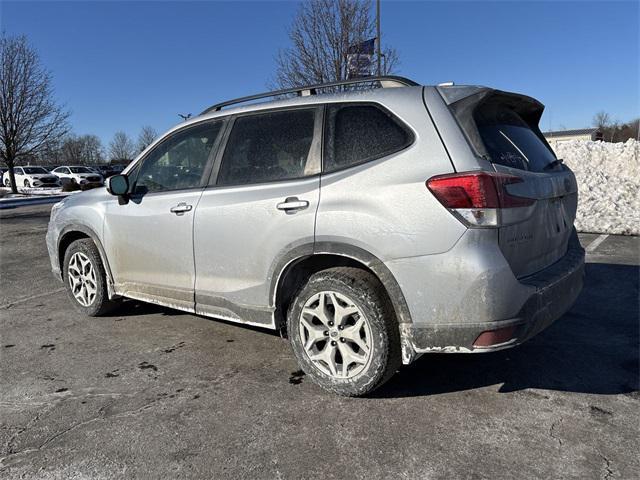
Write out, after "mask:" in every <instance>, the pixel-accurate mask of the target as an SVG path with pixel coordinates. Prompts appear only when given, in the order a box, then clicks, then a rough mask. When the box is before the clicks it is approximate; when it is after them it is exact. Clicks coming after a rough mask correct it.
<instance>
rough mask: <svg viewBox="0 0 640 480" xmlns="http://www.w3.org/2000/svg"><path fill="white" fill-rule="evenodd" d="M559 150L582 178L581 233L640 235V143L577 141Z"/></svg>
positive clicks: (560, 145) (577, 224)
mask: <svg viewBox="0 0 640 480" xmlns="http://www.w3.org/2000/svg"><path fill="white" fill-rule="evenodd" d="M555 151H556V155H557V156H558V158H562V159H563V160H564V163H565V164H566V165H568V166H569V168H571V169H572V170H573V171H574V173H575V175H576V179H577V180H578V195H579V196H578V215H577V218H576V228H577V229H578V231H579V232H597V233H613V234H626V235H639V234H640V199H639V197H640V167H639V161H640V142H638V141H636V140H628V141H627V142H625V143H606V142H599V141H598V142H591V141H581V140H573V141H569V142H566V143H560V144H558V145H557V146H556V148H555Z"/></svg>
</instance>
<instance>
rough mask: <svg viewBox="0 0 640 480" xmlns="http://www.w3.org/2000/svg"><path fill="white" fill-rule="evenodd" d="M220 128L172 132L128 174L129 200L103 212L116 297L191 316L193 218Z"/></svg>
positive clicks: (207, 126) (214, 124)
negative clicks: (154, 305)
mask: <svg viewBox="0 0 640 480" xmlns="http://www.w3.org/2000/svg"><path fill="white" fill-rule="evenodd" d="M221 130H222V122H221V121H218V122H205V123H201V124H197V125H195V126H191V127H187V128H185V129H183V130H180V131H178V132H175V133H173V134H171V135H170V136H168V137H167V138H166V139H165V140H163V141H162V142H160V143H159V144H158V145H157V146H156V147H155V148H153V149H152V150H151V152H149V154H148V155H146V156H145V158H143V159H142V160H141V163H140V164H139V165H138V166H136V167H134V169H133V170H132V171H131V172H132V173H131V174H130V178H129V182H130V185H131V191H132V193H131V195H130V199H129V201H128V202H127V203H126V204H121V203H122V202H120V201H119V200H118V199H116V198H114V199H113V200H112V201H110V202H109V203H108V204H107V206H106V216H105V224H104V225H105V226H104V238H105V249H106V251H107V258H108V259H109V264H110V267H111V270H112V273H113V277H114V283H115V289H116V292H117V293H119V294H121V295H124V296H127V297H130V298H136V299H139V300H144V301H149V302H154V303H160V304H164V305H169V306H172V307H175V308H180V309H183V310H189V311H193V306H194V301H193V288H194V280H195V268H194V262H193V218H194V212H195V209H196V206H197V205H198V201H199V199H200V196H201V194H202V188H203V186H204V185H205V183H206V181H207V179H208V176H209V173H210V165H211V163H210V162H211V160H212V158H213V152H214V150H215V146H216V143H217V140H218V137H219V136H220V132H221Z"/></svg>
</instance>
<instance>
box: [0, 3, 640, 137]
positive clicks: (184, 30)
mask: <svg viewBox="0 0 640 480" xmlns="http://www.w3.org/2000/svg"><path fill="white" fill-rule="evenodd" d="M638 6H639V2H637V1H627V2H610V1H607V2H592V1H579V2H551V1H538V2H518V1H500V2H484V1H477V2H458V1H449V2H427V1H424V2H404V1H386V2H383V3H382V30H383V34H382V37H383V43H388V44H390V45H393V46H394V47H396V48H397V50H398V51H399V53H400V57H401V62H402V63H401V65H400V67H399V71H398V74H400V75H404V76H407V77H410V78H413V79H414V80H416V81H418V82H420V83H424V84H434V83H439V82H443V81H449V80H453V81H455V82H456V83H470V84H484V85H489V86H493V87H497V88H501V89H505V90H511V91H518V92H522V93H526V94H528V95H531V96H534V97H536V98H538V99H539V100H541V101H542V102H543V103H544V104H545V105H546V106H547V109H546V112H545V116H544V117H543V120H542V125H541V127H542V129H543V130H548V129H550V128H551V129H557V128H560V127H561V126H564V127H566V128H581V127H588V126H590V125H591V120H592V117H593V115H594V113H595V112H596V111H598V110H605V111H607V112H609V113H610V114H611V115H612V117H613V118H614V119H618V120H621V121H627V120H630V119H632V118H633V117H637V116H640V113H639V110H640V107H639V94H638V82H639V77H638V69H639V63H638V62H639V57H640V52H639V41H640V39H639V32H638V28H639V27H638V22H639V15H640V12H639V7H638ZM296 8H297V3H296V2H292V1H288V2H240V1H238V2H217V1H201V2H148V1H144V2H104V1H76V2H30V1H20V2H12V1H4V0H3V1H2V3H1V4H0V26H1V28H2V29H3V30H4V31H5V32H6V33H9V34H26V35H27V36H28V37H29V39H30V40H31V42H32V44H33V45H34V46H35V47H36V48H37V50H38V51H39V53H40V56H41V58H42V61H43V63H44V64H45V65H46V67H47V68H49V69H50V70H51V72H52V73H53V77H54V84H55V88H56V95H57V97H58V99H59V100H60V101H61V102H63V103H65V104H66V105H67V106H68V108H69V109H70V110H72V112H73V115H72V124H73V127H74V130H75V132H76V133H79V134H82V133H95V134H97V135H99V136H100V137H101V138H102V139H103V141H104V143H105V145H106V144H107V143H108V141H109V140H110V139H111V137H112V136H113V133H114V132H115V131H117V130H124V131H126V132H128V133H129V134H131V135H132V136H134V137H135V136H136V135H137V134H138V131H139V130H140V127H141V126H142V125H151V126H153V127H155V128H156V129H157V130H159V131H164V130H166V129H168V128H169V127H171V126H172V125H174V124H176V123H178V122H179V121H180V118H179V117H178V115H177V114H178V113H193V114H197V113H198V112H200V111H201V110H203V109H204V108H205V107H207V106H208V105H210V104H212V103H215V102H218V101H221V100H224V99H228V98H233V97H238V96H244V95H248V94H251V93H256V92H260V91H263V90H265V87H266V84H267V82H268V81H269V79H270V78H271V76H272V75H273V72H274V68H275V62H274V55H275V54H276V52H277V51H278V48H282V47H286V46H287V45H288V38H287V34H286V32H287V28H288V26H289V24H290V23H291V19H292V17H293V15H294V14H295V11H296Z"/></svg>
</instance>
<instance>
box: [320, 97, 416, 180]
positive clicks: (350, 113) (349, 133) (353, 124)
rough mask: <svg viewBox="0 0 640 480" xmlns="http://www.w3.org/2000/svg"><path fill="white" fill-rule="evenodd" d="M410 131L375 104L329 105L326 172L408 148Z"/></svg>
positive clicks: (326, 126)
mask: <svg viewBox="0 0 640 480" xmlns="http://www.w3.org/2000/svg"><path fill="white" fill-rule="evenodd" d="M412 140H413V136H412V134H411V133H410V132H409V131H408V130H407V129H405V128H404V127H402V126H401V125H400V123H399V122H398V121H396V120H395V119H394V118H393V117H392V116H391V115H390V114H389V113H387V112H386V111H384V110H382V109H381V108H379V107H377V106H374V105H367V104H332V105H328V106H327V112H326V120H325V140H324V141H325V144H324V145H325V148H324V166H323V169H324V171H325V172H332V171H335V170H340V169H341V168H346V167H350V166H352V165H358V164H360V163H364V162H366V161H369V160H374V159H376V158H380V157H383V156H386V155H390V154H392V153H395V152H397V151H399V150H402V149H403V148H405V147H407V146H408V145H409V144H410V143H411V142H412Z"/></svg>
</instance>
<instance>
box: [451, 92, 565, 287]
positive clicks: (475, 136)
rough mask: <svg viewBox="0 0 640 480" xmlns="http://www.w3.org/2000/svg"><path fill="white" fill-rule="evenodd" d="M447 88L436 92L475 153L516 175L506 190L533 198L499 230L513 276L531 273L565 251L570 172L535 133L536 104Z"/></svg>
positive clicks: (523, 98)
mask: <svg viewBox="0 0 640 480" xmlns="http://www.w3.org/2000/svg"><path fill="white" fill-rule="evenodd" d="M451 88H452V87H442V88H440V92H441V94H442V95H443V98H444V99H445V102H447V103H449V108H450V110H451V111H452V113H453V114H454V116H455V117H456V120H457V121H458V124H459V125H460V127H461V128H462V130H463V132H464V134H465V135H466V137H467V139H468V140H469V143H470V144H471V147H472V149H473V150H474V151H475V153H476V154H477V155H478V156H480V157H483V158H484V159H486V160H488V161H489V162H491V164H492V165H493V167H494V168H495V170H496V171H497V172H500V173H505V174H509V175H513V176H516V177H518V178H520V179H521V181H518V182H517V183H510V184H508V185H505V189H506V191H507V193H508V194H510V195H514V196H517V197H526V198H531V199H535V202H534V203H533V204H532V205H531V206H530V207H528V208H526V209H518V210H517V212H518V213H517V216H514V217H513V218H509V217H508V216H505V217H504V220H505V221H504V222H502V224H501V225H500V228H499V234H498V237H499V243H500V249H501V250H502V253H503V254H504V256H505V258H506V259H507V261H508V262H509V265H510V266H511V269H512V270H513V272H514V274H515V275H516V277H518V278H522V277H526V276H528V275H532V274H534V273H536V272H538V271H540V270H542V269H544V268H546V267H548V266H549V265H551V264H553V263H555V262H556V261H558V260H559V259H560V258H562V257H563V256H564V255H565V253H566V252H567V247H568V244H569V238H570V236H571V232H572V228H573V223H574V220H575V216H576V209H577V204H578V193H577V192H578V189H577V183H576V179H575V176H574V174H573V172H572V171H571V170H570V169H569V168H568V167H566V166H565V165H563V164H562V163H561V160H559V159H558V158H557V157H556V155H555V154H554V152H553V150H552V149H551V147H550V146H549V144H548V143H547V141H546V140H545V138H544V136H543V135H542V132H540V129H539V127H538V123H539V121H540V117H541V116H542V111H543V109H544V106H543V105H542V104H541V103H540V102H538V101H537V100H535V99H533V98H531V97H527V96H524V95H518V94H513V93H507V92H501V91H498V90H492V89H487V88H480V87H471V88H469V87H461V88H465V89H467V90H466V92H465V93H471V94H470V95H465V96H463V98H460V94H461V91H460V90H458V91H457V92H455V91H452V90H450V89H451ZM454 88H455V87H454ZM459 88H460V87H459ZM447 93H448V94H449V95H447ZM452 93H455V94H454V95H451V94H452ZM448 97H449V98H448ZM448 99H449V100H452V99H455V101H453V102H448V101H447V100H448ZM453 160H454V164H455V159H453ZM514 213H515V211H514Z"/></svg>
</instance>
